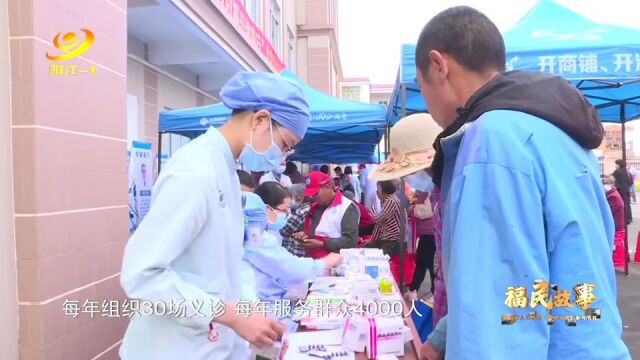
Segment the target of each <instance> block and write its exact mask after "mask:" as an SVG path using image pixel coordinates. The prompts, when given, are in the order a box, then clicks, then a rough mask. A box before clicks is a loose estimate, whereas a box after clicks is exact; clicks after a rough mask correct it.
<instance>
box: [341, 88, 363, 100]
mask: <svg viewBox="0 0 640 360" xmlns="http://www.w3.org/2000/svg"><path fill="white" fill-rule="evenodd" d="M342 98H343V99H346V100H352V101H360V86H343V87H342Z"/></svg>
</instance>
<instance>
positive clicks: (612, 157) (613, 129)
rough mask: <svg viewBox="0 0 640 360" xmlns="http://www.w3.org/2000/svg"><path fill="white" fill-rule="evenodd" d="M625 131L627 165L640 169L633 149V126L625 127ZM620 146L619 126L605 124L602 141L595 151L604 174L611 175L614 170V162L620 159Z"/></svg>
mask: <svg viewBox="0 0 640 360" xmlns="http://www.w3.org/2000/svg"><path fill="white" fill-rule="evenodd" d="M625 131H626V133H625V140H626V152H627V163H628V164H630V165H633V166H635V167H636V168H637V169H640V158H637V157H636V155H635V152H634V148H633V137H634V129H633V126H630V125H627V126H625ZM622 146H623V145H622V127H621V126H620V125H619V124H605V125H604V139H603V140H602V144H600V146H599V147H598V149H597V151H596V154H597V156H598V158H599V159H600V169H601V171H602V172H603V173H604V174H611V173H612V172H613V171H614V170H615V169H616V165H615V161H616V160H617V159H622Z"/></svg>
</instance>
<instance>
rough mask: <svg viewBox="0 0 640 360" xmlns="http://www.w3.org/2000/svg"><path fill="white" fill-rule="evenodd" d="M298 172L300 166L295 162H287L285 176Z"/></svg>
mask: <svg viewBox="0 0 640 360" xmlns="http://www.w3.org/2000/svg"><path fill="white" fill-rule="evenodd" d="M296 171H298V165H296V163H294V162H293V161H287V165H286V166H285V170H284V173H285V175H289V174H293V173H294V172H296Z"/></svg>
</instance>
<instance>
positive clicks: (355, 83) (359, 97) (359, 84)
mask: <svg viewBox="0 0 640 360" xmlns="http://www.w3.org/2000/svg"><path fill="white" fill-rule="evenodd" d="M340 97H341V98H342V99H345V100H351V101H359V102H365V103H369V102H371V79H369V78H366V77H352V78H344V79H343V80H342V81H341V82H340Z"/></svg>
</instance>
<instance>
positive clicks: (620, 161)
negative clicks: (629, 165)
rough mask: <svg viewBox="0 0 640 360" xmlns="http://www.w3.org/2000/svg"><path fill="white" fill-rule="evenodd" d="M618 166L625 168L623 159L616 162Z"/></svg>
mask: <svg viewBox="0 0 640 360" xmlns="http://www.w3.org/2000/svg"><path fill="white" fill-rule="evenodd" d="M616 165H618V166H620V167H623V166H624V160H622V159H618V160H616Z"/></svg>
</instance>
